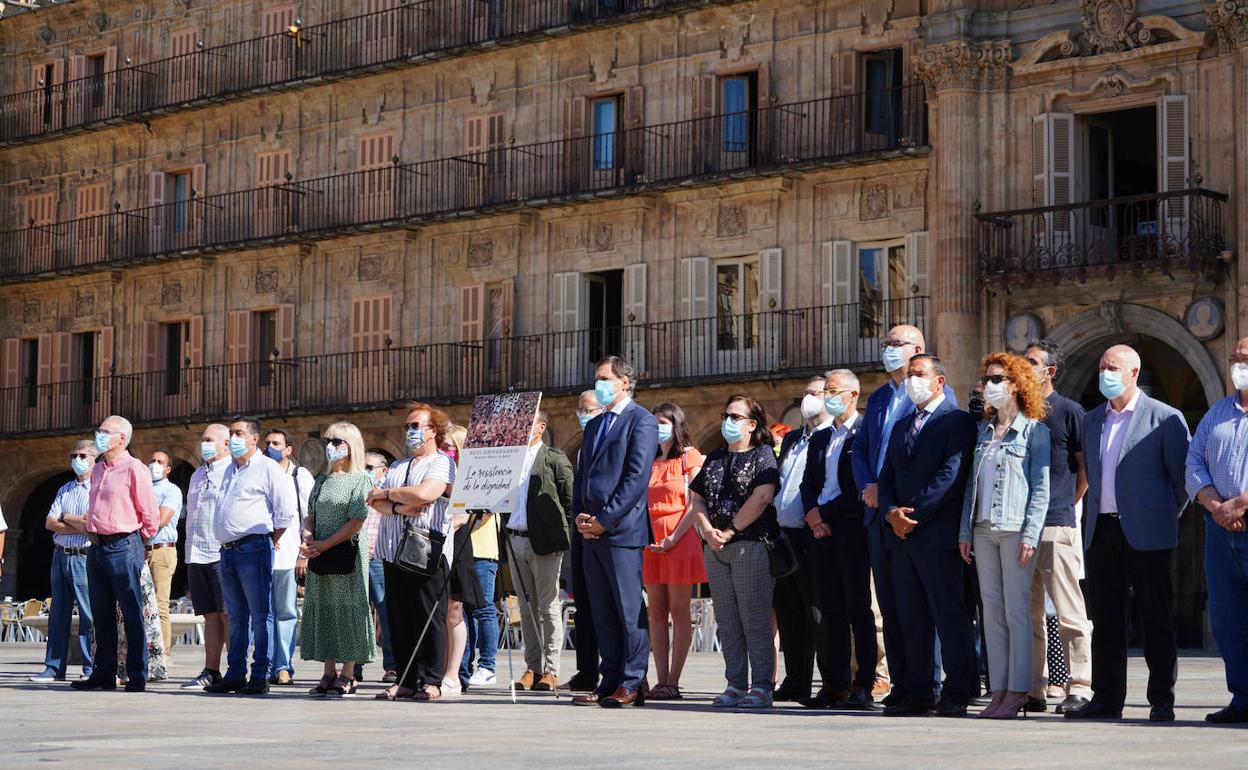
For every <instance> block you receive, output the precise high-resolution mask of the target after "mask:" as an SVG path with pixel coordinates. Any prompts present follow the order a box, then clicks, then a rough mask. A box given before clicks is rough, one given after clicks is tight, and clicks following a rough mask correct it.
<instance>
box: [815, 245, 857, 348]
mask: <svg viewBox="0 0 1248 770" xmlns="http://www.w3.org/2000/svg"><path fill="white" fill-rule="evenodd" d="M821 252H822V253H821V256H822V262H823V265H822V269H823V304H824V305H826V306H828V309H827V310H826V311H825V313H826V317H825V321H824V326H825V329H826V333H825V335H824V343H823V357H824V360H826V361H841V360H845V359H844V358H843V356H844V354H845V352H846V351H848V350H850V348H851V344H850V343H851V339H852V332H851V330H852V329H853V328H854V324H853V322H854V320H855V319H856V318H857V314H858V306H857V305H855V304H853V303H854V301H855V299H856V297H857V294H858V291H857V286H856V284H857V279H858V272H857V271H856V270H854V264H853V254H854V245H853V243H851V242H850V241H827V242H825V243H823V245H822V247H821Z"/></svg>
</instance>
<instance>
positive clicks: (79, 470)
mask: <svg viewBox="0 0 1248 770" xmlns="http://www.w3.org/2000/svg"><path fill="white" fill-rule="evenodd" d="M69 467H70V468H73V469H74V475H75V476H81V475H82V474H84V473H86V472H87V468H89V467H91V463H90V462H89V461H87V460H84V459H82V458H81V457H75V458H73V459H72V460H70V461H69Z"/></svg>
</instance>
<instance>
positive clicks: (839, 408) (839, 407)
mask: <svg viewBox="0 0 1248 770" xmlns="http://www.w3.org/2000/svg"><path fill="white" fill-rule="evenodd" d="M848 408H849V405H848V404H846V403H845V402H844V401H842V400H841V399H840V397H839V396H828V397H827V398H825V399H824V400H823V411H825V412H827V413H828V414H830V415H832V416H833V417H840V416H841V415H843V414H845V410H846V409H848Z"/></svg>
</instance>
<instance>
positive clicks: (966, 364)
mask: <svg viewBox="0 0 1248 770" xmlns="http://www.w3.org/2000/svg"><path fill="white" fill-rule="evenodd" d="M1010 60H1011V49H1010V44H1009V42H1004V41H1003V42H970V41H964V40H960V41H954V42H951V43H944V44H940V45H935V46H931V47H929V48H927V49H925V50H924V51H923V52H922V54H921V55H920V56H919V59H918V61H917V63H916V64H915V74H916V75H917V76H918V77H919V79H921V80H922V81H923V82H924V84H925V85H926V86H927V89H928V94H927V98H928V104H929V108H930V117H931V120H930V125H931V133H932V146H933V147H935V148H936V150H935V152H934V153H933V164H932V171H931V173H932V180H933V185H932V195H931V197H930V199H929V214H928V216H929V229H930V231H931V242H932V249H933V251H932V268H931V269H932V303H931V307H932V316H933V320H934V329H933V332H934V333H933V335H932V339H930V340H929V345H930V346H932V348H933V349H934V350H935V351H936V353H937V354H938V355H939V356H940V357H941V359H942V360H944V361H945V363H946V365H947V366H948V368H949V380H950V383H951V385H952V386H953V388H954V389H955V391H956V392H958V393H960V394H965V393H966V392H967V391H968V390H969V388H970V385H971V381H972V380H973V379H974V377H975V374H976V367H977V366H978V363H979V359H980V357H981V356H982V355H983V354H984V353H985V352H986V351H984V350H981V349H980V348H981V345H980V324H979V304H980V302H979V300H980V293H981V290H980V287H979V282H978V271H977V266H976V262H975V260H976V249H975V219H974V216H973V214H974V206H975V202H976V201H977V200H979V199H980V189H979V186H980V178H981V170H980V164H981V162H982V153H981V152H980V150H981V147H980V142H981V141H983V137H984V132H983V129H982V124H983V117H982V116H983V115H985V114H986V113H987V111H986V110H985V109H983V107H984V104H985V103H986V100H987V99H988V98H989V95H990V92H992V91H997V90H999V89H1002V88H1004V87H1005V84H1006V81H1007V80H1008V78H1009V63H1010Z"/></svg>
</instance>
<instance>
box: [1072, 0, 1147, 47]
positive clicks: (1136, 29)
mask: <svg viewBox="0 0 1248 770" xmlns="http://www.w3.org/2000/svg"><path fill="white" fill-rule="evenodd" d="M1081 4H1082V14H1081V16H1080V19H1079V22H1080V24H1082V25H1083V38H1084V41H1085V42H1086V43H1087V47H1088V50H1089V52H1090V53H1093V54H1100V53H1111V52H1115V51H1127V50H1130V49H1132V48H1138V47H1139V46H1141V45H1144V44H1146V43H1148V42H1149V40H1150V39H1151V38H1152V35H1151V33H1150V32H1148V30H1146V29H1144V25H1143V24H1141V23H1140V18H1139V12H1138V11H1137V10H1136V8H1135V0H1081Z"/></svg>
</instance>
